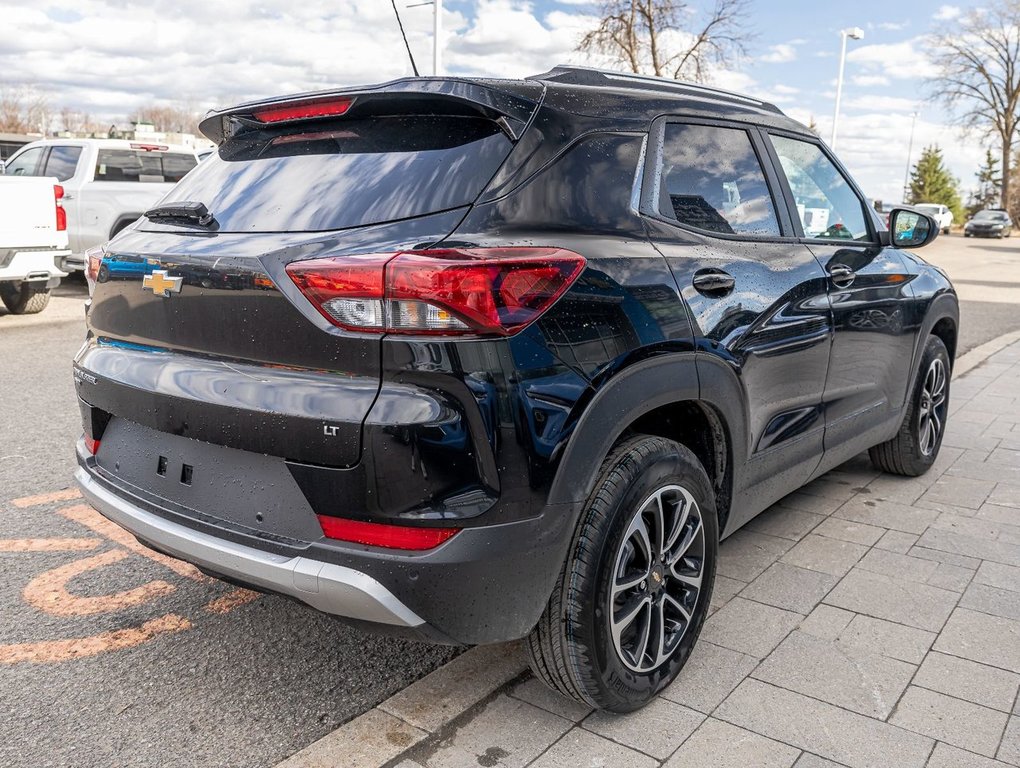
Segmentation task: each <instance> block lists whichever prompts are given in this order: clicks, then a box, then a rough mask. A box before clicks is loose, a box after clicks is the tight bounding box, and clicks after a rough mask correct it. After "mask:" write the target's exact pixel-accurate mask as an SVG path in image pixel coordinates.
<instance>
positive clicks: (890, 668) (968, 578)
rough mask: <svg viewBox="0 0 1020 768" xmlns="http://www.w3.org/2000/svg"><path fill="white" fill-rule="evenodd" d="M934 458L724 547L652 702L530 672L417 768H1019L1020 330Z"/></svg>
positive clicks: (869, 477) (801, 500)
mask: <svg viewBox="0 0 1020 768" xmlns="http://www.w3.org/2000/svg"><path fill="white" fill-rule="evenodd" d="M951 398H952V416H951V418H950V420H949V426H948V431H947V434H946V438H945V441H944V443H943V446H942V453H941V455H940V457H939V460H938V463H937V464H936V466H935V467H934V468H933V470H932V471H931V472H929V473H928V474H927V475H925V476H924V477H921V478H916V479H906V478H899V477H891V476H885V475H881V474H880V473H879V472H877V471H875V470H873V469H872V468H871V465H870V463H869V462H868V461H867V457H865V456H862V457H858V458H857V459H855V460H853V461H851V462H849V463H848V464H846V465H844V466H842V467H840V468H839V469H838V470H836V471H833V472H830V473H829V474H827V475H825V476H824V477H822V478H820V479H819V480H817V481H815V482H814V483H812V484H811V485H810V486H808V487H806V488H804V489H802V490H801V491H798V492H797V493H794V494H792V495H791V496H788V497H787V498H786V499H784V500H783V501H782V502H780V503H779V504H777V505H776V506H774V507H773V508H772V509H770V510H769V511H767V512H766V513H764V514H763V515H761V516H760V517H758V518H757V519H756V520H754V521H752V522H751V523H749V524H748V525H747V526H746V528H745V529H744V530H742V531H740V532H738V533H737V534H735V535H734V536H732V537H731V538H729V539H728V540H727V541H726V542H724V543H723V545H722V547H721V550H720V561H719V578H718V581H717V583H716V588H715V597H714V599H713V602H712V609H713V613H712V615H711V617H710V618H709V620H708V621H707V623H706V625H705V629H704V632H703V634H702V636H701V640H700V641H699V642H698V645H697V648H696V649H695V651H694V654H693V656H692V658H691V660H690V662H689V663H688V665H687V667H686V668H685V670H684V671H683V673H682V674H681V675H680V677H679V679H678V680H677V681H676V682H675V683H674V684H673V685H672V686H671V687H670V688H669V689H667V690H666V691H665V693H663V695H662V696H661V697H660V698H659V699H657V700H656V701H655V702H653V703H652V704H651V705H650V706H649V707H647V708H646V709H644V710H642V711H641V712H638V713H635V714H633V715H627V716H622V717H621V716H609V715H603V714H599V713H591V712H590V711H589V710H587V709H586V708H583V707H580V706H578V705H576V704H574V703H572V702H569V701H567V700H565V699H563V698H561V697H559V696H558V695H557V694H555V693H552V692H551V691H549V690H548V689H546V688H545V687H544V686H542V685H541V684H540V683H538V682H537V681H536V680H534V679H528V680H525V681H524V682H521V683H518V684H517V685H516V686H515V687H512V688H510V689H509V690H507V691H505V692H503V693H500V694H499V695H497V696H495V697H493V698H492V699H491V700H490V701H488V703H486V704H485V705H484V706H482V707H479V708H478V709H477V710H476V711H475V712H474V713H473V714H472V715H471V716H470V717H468V718H466V721H464V722H461V723H458V724H457V725H458V727H456V728H455V729H452V730H451V731H450V732H448V733H445V734H443V736H442V738H432V739H429V740H426V741H424V742H422V743H421V744H419V745H417V746H416V747H414V748H413V749H411V750H410V751H409V752H408V753H406V755H405V758H404V760H403V761H402V762H401V761H400V760H398V761H397V762H398V763H399V765H400V766H401V768H415V767H416V766H420V765H425V766H455V765H456V766H461V765H464V766H478V765H482V766H526V765H533V766H543V767H545V766H569V767H570V768H574V767H576V766H626V767H627V768H631V767H632V766H633V767H634V768H642V767H643V766H649V768H651V767H652V766H657V765H660V764H661V765H665V766H668V767H669V768H679V767H680V766H683V767H684V768H700V767H702V766H720V767H721V766H735V767H739V768H749V767H751V766H761V767H763V768H771V767H772V766H776V767H777V768H780V767H783V766H796V768H822V767H823V766H826V767H829V766H839V765H844V766H851V767H853V768H864V767H865V766H875V767H876V768H878V767H881V768H913V767H914V766H917V767H918V768H920V767H921V766H925V765H927V766H930V767H931V768H934V767H936V766H937V767H938V768H979V767H980V768H993V766H1004V765H1011V766H1020V702H1018V700H1017V689H1018V686H1020V343H1017V344H1013V345H1012V346H1010V347H1007V348H1006V349H1004V350H1003V351H1001V352H999V353H997V354H995V355H994V356H993V357H991V358H990V359H989V360H988V361H987V362H985V363H984V364H983V365H981V366H979V367H978V368H976V369H974V370H973V371H971V372H969V373H968V374H966V375H965V376H963V377H962V378H960V379H957V380H956V381H954V382H953V385H952V395H951Z"/></svg>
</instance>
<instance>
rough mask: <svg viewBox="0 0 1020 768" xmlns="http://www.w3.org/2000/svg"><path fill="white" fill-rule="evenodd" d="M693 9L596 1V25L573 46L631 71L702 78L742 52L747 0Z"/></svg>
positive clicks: (668, 3)
mask: <svg viewBox="0 0 1020 768" xmlns="http://www.w3.org/2000/svg"><path fill="white" fill-rule="evenodd" d="M714 1H715V4H714V5H713V6H712V8H711V10H709V11H707V12H705V13H700V14H699V13H698V11H697V9H696V8H693V7H692V4H691V3H687V2H683V0H601V2H600V5H599V17H600V21H599V25H598V27H596V28H595V29H593V30H592V31H590V32H588V33H587V34H586V35H585V36H584V37H583V38H582V39H581V42H580V44H579V45H578V47H577V49H578V50H579V51H583V52H586V53H589V54H601V55H604V56H609V57H611V58H613V59H615V60H616V61H618V62H619V63H620V64H623V65H624V66H626V67H628V68H629V69H630V70H631V71H632V72H636V73H645V74H653V75H659V76H660V77H672V78H675V79H678V80H679V79H684V80H693V81H695V82H704V81H705V80H706V79H707V78H708V75H709V71H710V69H711V68H712V66H714V65H724V64H726V63H727V62H729V61H730V60H732V59H733V58H734V57H737V56H740V55H742V54H744V53H745V44H746V43H747V41H748V39H749V38H750V34H749V33H748V32H747V28H746V26H745V25H744V22H745V20H746V16H747V4H748V0H714Z"/></svg>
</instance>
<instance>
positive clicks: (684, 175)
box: [659, 123, 779, 236]
mask: <svg viewBox="0 0 1020 768" xmlns="http://www.w3.org/2000/svg"><path fill="white" fill-rule="evenodd" d="M661 183H662V188H661V192H660V195H659V207H660V212H661V213H662V215H663V216H666V217H668V218H671V219H676V220H677V221H679V222H680V223H681V224H687V225H689V226H691V227H697V228H698V229H704V230H708V231H709V232H719V233H722V234H725V235H754V236H778V235H779V220H778V219H777V218H776V209H775V206H774V205H773V204H772V196H771V194H770V193H769V188H768V184H767V183H766V181H765V174H764V173H763V172H762V169H761V163H760V162H759V160H758V155H757V153H756V152H755V151H754V146H753V145H752V144H751V137H750V136H748V134H747V131H744V130H742V129H740V128H724V127H721V126H714V125H690V124H682V123H670V124H668V125H667V126H666V134H665V139H664V143H663V152H662V182H661Z"/></svg>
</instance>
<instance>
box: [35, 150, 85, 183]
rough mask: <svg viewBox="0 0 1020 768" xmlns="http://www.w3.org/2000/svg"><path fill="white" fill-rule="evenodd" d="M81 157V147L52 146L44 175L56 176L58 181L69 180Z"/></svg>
mask: <svg viewBox="0 0 1020 768" xmlns="http://www.w3.org/2000/svg"><path fill="white" fill-rule="evenodd" d="M79 157H81V147H51V148H50V156H49V157H48V158H47V159H46V173H44V174H43V175H44V176H56V177H57V181H67V180H68V179H69V178H71V177H72V176H74V169H75V168H77V167H78V158H79Z"/></svg>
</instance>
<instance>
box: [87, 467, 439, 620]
mask: <svg viewBox="0 0 1020 768" xmlns="http://www.w3.org/2000/svg"><path fill="white" fill-rule="evenodd" d="M75 480H76V481H77V482H78V485H79V486H80V487H81V491H82V494H84V496H85V498H86V500H88V502H89V503H90V504H92V506H94V507H95V508H96V509H97V510H99V512H101V513H102V514H103V515H104V516H105V517H107V518H109V519H110V520H111V521H113V522H114V523H116V524H117V525H119V526H120V527H122V528H124V529H125V530H127V531H128V532H130V533H132V534H134V535H135V536H137V537H138V538H139V539H141V540H142V541H143V542H149V543H150V544H151V545H153V546H154V547H156V548H158V549H159V550H160V551H161V552H166V553H167V554H171V555H174V556H176V557H179V558H180V559H182V560H186V561H188V562H190V563H193V564H195V565H199V566H203V567H205V568H208V569H209V570H211V571H214V572H216V573H221V574H223V575H224V576H229V577H231V578H235V579H237V580H238V581H242V582H246V583H249V584H253V585H256V586H259V587H263V588H265V589H268V590H271V591H274V592H280V593H282V594H285V595H289V596H290V597H293V598H296V599H298V600H300V601H301V602H303V603H306V604H308V605H310V606H312V607H313V608H317V609H318V610H320V611H324V612H325V613H331V614H334V615H337V616H344V617H347V618H351V619H358V620H361V621H368V622H374V623H377V624H390V625H394V626H400V627H418V626H421V625H422V624H424V623H425V622H424V620H423V619H421V618H420V617H419V616H418V615H417V614H416V613H415V612H414V611H412V610H411V609H410V608H408V607H407V606H406V605H404V604H403V603H402V602H400V600H398V599H397V597H396V596H394V594H393V593H392V592H390V591H389V590H388V589H387V588H386V587H385V586H383V585H382V584H381V583H379V582H378V581H376V580H375V579H373V578H372V577H371V576H368V575H367V574H364V573H361V572H360V571H356V570H354V569H353V568H347V567H344V566H342V565H335V564H333V563H325V562H322V561H320V560H314V559H311V558H307V557H287V556H286V555H276V554H272V553H270V552H263V551H262V550H259V549H255V548H253V547H246V546H243V545H241V544H236V543H234V542H231V541H225V540H222V539H218V538H216V537H214V536H210V535H208V534H205V533H202V532H200V531H195V530H192V529H190V528H187V527H185V526H183V525H180V524H178V523H174V522H171V521H169V520H164V519H163V518H162V517H159V516H158V515H154V514H152V513H151V512H147V511H146V510H144V509H142V508H141V507H139V506H137V505H136V504H133V503H131V502H130V501H129V500H127V499H125V498H123V497H121V496H119V495H117V494H115V493H113V492H112V491H110V490H108V489H107V488H105V487H103V485H102V484H101V483H100V482H99V481H97V480H96V479H95V478H94V477H93V476H92V475H91V474H90V473H89V471H88V470H87V469H85V468H84V467H81V466H79V467H78V470H77V471H76V472H75Z"/></svg>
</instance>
